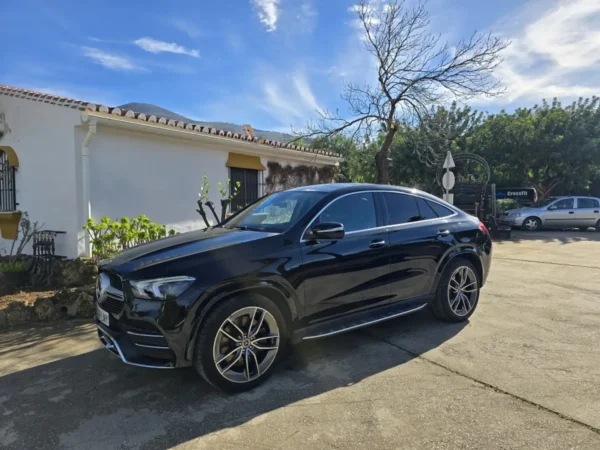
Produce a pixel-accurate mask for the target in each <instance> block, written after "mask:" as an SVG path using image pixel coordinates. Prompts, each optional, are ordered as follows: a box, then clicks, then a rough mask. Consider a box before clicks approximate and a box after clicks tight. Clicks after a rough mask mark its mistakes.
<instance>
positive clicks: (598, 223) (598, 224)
mask: <svg viewBox="0 0 600 450" xmlns="http://www.w3.org/2000/svg"><path fill="white" fill-rule="evenodd" d="M594 228H596V231H600V220H598V222H596V226H595V227H594Z"/></svg>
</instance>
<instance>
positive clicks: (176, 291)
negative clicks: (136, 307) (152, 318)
mask: <svg viewBox="0 0 600 450" xmlns="http://www.w3.org/2000/svg"><path fill="white" fill-rule="evenodd" d="M194 281H196V279H195V278H193V277H169V278H155V279H152V280H140V281H130V282H129V284H130V286H131V290H132V291H133V295H135V296H136V297H137V298H145V299H148V300H173V299H175V298H177V297H179V296H180V295H181V294H183V293H184V292H185V290H186V289H187V288H189V287H190V286H191V285H192V283H193V282H194Z"/></svg>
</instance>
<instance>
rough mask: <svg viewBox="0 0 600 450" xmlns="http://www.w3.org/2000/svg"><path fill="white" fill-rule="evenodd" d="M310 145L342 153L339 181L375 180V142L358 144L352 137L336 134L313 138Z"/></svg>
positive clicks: (368, 181) (362, 181) (359, 181)
mask: <svg viewBox="0 0 600 450" xmlns="http://www.w3.org/2000/svg"><path fill="white" fill-rule="evenodd" d="M380 139H382V137H380ZM311 146H312V147H313V148H320V149H327V150H331V151H333V152H336V153H339V154H340V155H342V157H343V158H344V160H343V161H342V162H341V163H340V173H339V176H338V181H339V182H341V183H350V182H352V183H374V182H375V180H376V178H377V167H376V164H375V155H376V154H377V152H378V151H379V147H378V143H377V142H374V143H367V144H362V145H359V144H357V143H356V141H355V140H354V139H352V138H350V137H347V136H343V135H339V134H338V135H335V136H326V137H318V138H316V139H313V140H312V141H311Z"/></svg>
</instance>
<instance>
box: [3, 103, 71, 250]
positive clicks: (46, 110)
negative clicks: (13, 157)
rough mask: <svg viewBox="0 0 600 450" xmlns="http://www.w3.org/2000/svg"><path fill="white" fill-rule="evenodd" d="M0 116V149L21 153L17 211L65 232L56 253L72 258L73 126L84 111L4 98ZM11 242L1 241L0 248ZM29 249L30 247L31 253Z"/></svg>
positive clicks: (48, 228)
mask: <svg viewBox="0 0 600 450" xmlns="http://www.w3.org/2000/svg"><path fill="white" fill-rule="evenodd" d="M0 112H3V113H4V115H5V121H6V126H7V132H6V133H5V134H4V136H3V137H2V139H0V146H9V147H12V148H13V150H14V151H15V152H16V153H17V156H18V158H19V168H18V171H17V175H16V189H17V193H16V195H17V202H18V203H19V205H18V207H17V208H18V209H19V210H20V211H26V212H28V213H29V217H30V219H31V220H32V221H38V222H40V223H43V228H44V229H47V230H57V231H66V232H67V235H66V236H61V237H59V238H58V240H57V254H63V255H71V256H72V255H74V254H75V253H76V251H77V250H76V249H77V242H76V239H75V238H76V235H77V216H76V208H77V203H76V196H75V192H76V185H75V170H74V166H73V162H74V152H75V148H74V128H73V127H74V126H76V125H77V124H79V123H80V122H81V119H80V112H79V111H77V110H73V109H68V108H64V107H57V106H53V105H49V104H45V103H42V102H35V101H31V100H26V99H19V98H14V97H8V96H4V95H0ZM12 242H13V241H8V240H6V239H0V249H2V248H5V249H7V250H8V249H10V245H11V244H12ZM28 250H29V251H30V249H28Z"/></svg>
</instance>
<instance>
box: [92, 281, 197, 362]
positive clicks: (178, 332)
mask: <svg viewBox="0 0 600 450" xmlns="http://www.w3.org/2000/svg"><path fill="white" fill-rule="evenodd" d="M119 287H121V286H119ZM105 292H106V294H104V293H102V294H101V295H100V299H99V300H98V307H100V308H101V309H102V310H103V312H104V313H108V325H106V324H105V323H102V322H100V320H99V319H98V318H97V317H96V325H97V328H98V330H97V331H98V338H99V339H100V342H102V344H103V345H104V347H105V348H106V349H107V350H109V351H110V352H111V353H112V354H114V355H115V356H117V357H119V358H121V360H122V361H123V362H124V363H126V364H131V365H135V366H140V367H152V368H160V369H168V368H179V367H188V366H190V365H191V364H192V361H191V358H189V357H186V354H187V353H186V352H188V348H189V344H190V336H191V334H192V333H191V330H192V324H193V318H194V316H193V314H192V313H190V307H191V305H192V304H193V303H194V302H195V300H196V299H197V298H198V293H197V291H195V290H193V289H188V291H186V292H185V293H184V294H183V295H182V296H180V297H179V298H177V299H175V300H173V301H167V302H160V301H150V300H143V299H138V298H135V297H133V296H132V295H131V293H130V292H129V289H127V287H125V292H123V291H122V290H118V291H114V290H113V291H105ZM103 315H104V314H103Z"/></svg>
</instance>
